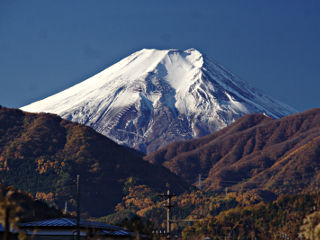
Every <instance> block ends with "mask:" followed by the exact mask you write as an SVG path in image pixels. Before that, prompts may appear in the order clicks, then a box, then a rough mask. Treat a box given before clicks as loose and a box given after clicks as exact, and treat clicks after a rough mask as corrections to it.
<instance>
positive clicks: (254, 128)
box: [145, 109, 320, 192]
mask: <svg viewBox="0 0 320 240" xmlns="http://www.w3.org/2000/svg"><path fill="white" fill-rule="evenodd" d="M145 159H146V160H148V161H150V162H158V163H161V164H163V165H164V166H166V167H167V168H169V169H170V170H171V171H173V172H174V173H176V174H177V175H180V176H182V177H183V178H184V179H186V180H187V181H189V182H190V183H193V182H195V181H196V179H197V175H198V174H202V175H203V176H207V178H206V179H205V180H204V182H203V183H204V185H205V186H206V188H207V189H223V188H225V187H229V188H230V187H232V188H237V189H241V188H262V189H268V190H273V191H277V192H281V191H286V192H295V191H304V190H310V189H312V188H314V187H315V186H316V184H317V182H318V180H319V179H318V177H320V175H319V168H320V110H319V109H311V110H309V111H306V112H303V113H300V114H295V115H292V116H289V117H285V118H282V119H279V120H273V119H270V118H268V117H265V116H263V115H259V114H258V115H257V114H254V115H247V116H245V117H243V118H241V119H239V120H238V121H236V122H234V123H233V124H231V125H230V126H228V127H226V128H224V129H223V130H221V131H218V132H216V133H214V134H212V135H209V136H207V137H204V138H200V139H196V140H190V141H186V142H179V143H174V144H170V145H169V146H167V147H165V148H162V149H160V150H158V151H156V152H154V153H152V154H150V155H148V156H146V157H145Z"/></svg>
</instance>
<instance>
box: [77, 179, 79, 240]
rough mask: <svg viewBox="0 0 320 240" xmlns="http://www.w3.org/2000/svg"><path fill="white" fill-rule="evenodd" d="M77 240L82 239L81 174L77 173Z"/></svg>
mask: <svg viewBox="0 0 320 240" xmlns="http://www.w3.org/2000/svg"><path fill="white" fill-rule="evenodd" d="M77 240H80V175H79V174H78V175H77Z"/></svg>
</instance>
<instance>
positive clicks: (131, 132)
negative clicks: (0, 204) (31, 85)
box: [22, 49, 296, 152]
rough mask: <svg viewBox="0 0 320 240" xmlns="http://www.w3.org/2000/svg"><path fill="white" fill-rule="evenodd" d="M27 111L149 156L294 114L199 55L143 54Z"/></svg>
mask: <svg viewBox="0 0 320 240" xmlns="http://www.w3.org/2000/svg"><path fill="white" fill-rule="evenodd" d="M22 110H25V111H30V112H50V113H56V114H58V115H60V116H62V117H63V118H66V119H69V120H72V121H75V122H79V123H82V124H86V125H89V126H91V127H92V128H94V129H95V130H97V131H98V132H100V133H102V134H104V135H106V136H107V137H109V138H111V139H113V140H115V141H116V142H118V143H120V144H125V145H128V146H130V147H133V148H136V149H138V150H142V151H144V152H151V151H153V150H155V149H157V148H159V147H161V146H163V145H165V144H167V143H169V142H172V141H176V140H183V139H191V138H194V137H199V136H203V135H206V134H209V133H212V132H214V131H216V130H218V129H221V128H222V127H225V126H226V125H228V124H229V123H231V122H233V121H234V120H235V119H237V118H239V117H240V116H242V115H244V114H247V113H257V112H261V113H265V114H267V115H268V116H270V117H273V118H280V117H282V116H286V115H289V114H292V113H294V112H296V111H295V110H294V109H293V108H291V107H289V106H287V105H285V104H282V103H280V102H278V101H276V100H274V99H272V98H270V97H268V96H266V95H265V94H263V93H262V92H260V91H259V90H257V89H254V88H252V87H250V86H249V85H248V84H247V83H246V82H243V81H241V80H239V79H238V78H237V77H236V76H234V75H233V74H232V73H230V72H229V71H227V70H225V69H224V68H223V67H222V66H220V65H219V64H217V63H215V62H214V61H212V60H210V59H209V58H207V57H206V56H204V55H203V54H201V53H200V52H199V51H198V50H196V49H188V50H185V51H180V50H176V49H170V50H156V49H142V50H140V51H138V52H135V53H133V54H131V55H130V56H128V57H126V58H124V59H123V60H121V61H120V62H118V63H116V64H114V65H112V66H111V67H109V68H107V69H105V70H103V71H102V72H100V73H98V74H97V75H95V76H93V77H91V78H89V79H87V80H85V81H83V82H81V83H79V84H77V85H75V86H73V87H70V88H68V89H66V90H64V91H62V92H60V93H57V94H55V95H53V96H50V97H48V98H46V99H43V100H41V101H38V102H35V103H32V104H30V105H27V106H25V107H22Z"/></svg>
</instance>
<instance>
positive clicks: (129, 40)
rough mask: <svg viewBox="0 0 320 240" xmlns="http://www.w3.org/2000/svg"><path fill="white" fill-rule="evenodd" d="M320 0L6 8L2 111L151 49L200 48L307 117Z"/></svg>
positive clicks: (0, 58) (53, 0) (98, 1)
mask: <svg viewBox="0 0 320 240" xmlns="http://www.w3.org/2000/svg"><path fill="white" fill-rule="evenodd" d="M319 12H320V1H318V0H308V1H303V0H268V1H266V0H250V1H249V0H223V1H221V0H220V1H218V0H197V1H195V0H190V1H189V0H161V1H156V0H90V1H89V0H28V1H25V0H20V1H18V0H0V81H1V82H0V83H1V85H0V104H1V105H3V106H8V107H21V106H23V105H26V104H28V103H31V102H33V101H35V100H39V99H41V98H44V97H47V96H49V95H51V94H54V93H56V92H58V91H61V90H63V89H65V88H67V87H69V86H72V85H73V84H75V83H78V82H81V81H83V80H85V79H86V78H88V77H90V76H92V75H93V74H95V73H97V72H99V71H101V70H103V69H104V68H106V67H108V66H110V65H111V64H113V63H115V62H117V61H119V60H120V59H122V58H124V57H126V56H127V55H129V54H131V53H132V52H134V51H137V50H140V49H142V48H158V49H167V48H177V49H188V48H192V47H193V48H197V49H198V50H200V51H201V52H203V53H205V54H206V55H208V56H209V57H211V58H213V59H215V60H216V61H217V62H219V63H221V64H222V65H223V66H225V67H226V68H227V69H229V70H231V71H232V72H233V73H235V74H236V75H238V76H239V77H240V78H242V79H243V80H246V81H247V82H249V83H250V84H251V85H252V86H254V87H257V88H260V89H261V90H263V91H264V92H265V93H267V94H269V95H271V96H273V97H275V98H277V99H278V100H281V101H283V102H285V103H287V104H289V105H291V106H293V107H295V108H296V109H297V110H299V111H303V110H306V109H309V108H312V107H320V94H319V89H320V79H319V73H318V72H319V69H320V61H319V56H320V14H319Z"/></svg>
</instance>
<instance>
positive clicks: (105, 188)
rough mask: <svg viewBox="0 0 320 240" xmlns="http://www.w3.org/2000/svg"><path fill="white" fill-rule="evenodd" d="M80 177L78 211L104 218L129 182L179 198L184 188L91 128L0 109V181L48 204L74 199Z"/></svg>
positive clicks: (165, 172) (50, 116)
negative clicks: (76, 184)
mask: <svg viewBox="0 0 320 240" xmlns="http://www.w3.org/2000/svg"><path fill="white" fill-rule="evenodd" d="M77 174H80V177H81V192H82V193H81V197H82V199H81V203H82V209H83V211H85V212H87V213H88V214H89V215H91V216H99V215H106V214H107V213H110V212H112V211H113V209H114V206H115V205H116V204H117V203H118V202H119V201H121V199H122V195H123V188H124V187H125V186H126V185H128V184H129V185H130V183H132V182H135V183H139V184H146V185H148V186H149V187H151V188H153V189H157V190H164V189H165V188H166V185H167V186H168V185H170V187H171V189H172V190H173V191H174V192H176V193H181V192H183V191H184V190H185V189H187V188H188V185H187V184H186V183H185V182H184V181H183V180H181V179H180V178H179V177H177V176H176V175H174V174H172V173H171V172H170V171H169V170H168V169H166V168H164V167H162V166H161V165H154V164H150V163H148V162H146V161H144V160H143V159H142V158H141V157H139V156H137V155H136V154H134V153H133V152H132V151H130V150H128V149H127V148H125V147H122V146H120V145H118V144H116V143H114V142H113V141H111V140H109V139H108V138H106V137H105V136H103V135H101V134H99V133H97V132H95V131H94V130H93V129H91V128H89V127H86V126H83V125H79V124H76V123H73V122H70V121H67V120H63V119H61V118H60V117H58V116H57V115H53V114H44V113H41V114H33V113H26V112H23V111H21V110H17V109H9V108H4V107H1V108H0V181H1V182H2V183H4V184H6V185H13V186H16V187H18V188H20V189H22V190H25V191H28V192H30V193H33V194H35V195H36V196H37V197H41V198H45V199H48V200H54V201H55V202H56V203H57V204H58V205H59V206H60V207H61V206H63V205H64V203H65V201H66V200H67V201H69V203H70V205H72V203H74V198H75V182H74V180H75V178H76V175H77Z"/></svg>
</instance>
